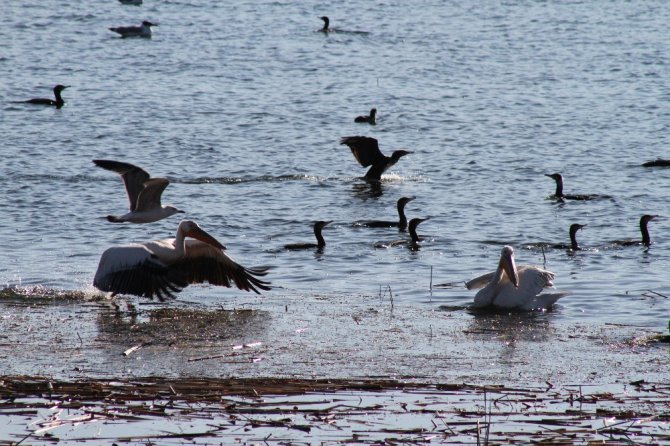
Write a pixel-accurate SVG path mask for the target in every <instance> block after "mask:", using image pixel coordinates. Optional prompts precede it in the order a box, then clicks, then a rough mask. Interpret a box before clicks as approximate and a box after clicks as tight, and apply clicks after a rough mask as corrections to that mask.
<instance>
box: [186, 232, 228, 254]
mask: <svg viewBox="0 0 670 446" xmlns="http://www.w3.org/2000/svg"><path fill="white" fill-rule="evenodd" d="M186 235H187V236H189V237H193V238H194V239H198V240H200V241H201V242H203V243H207V244H208V245H211V246H213V247H215V248H218V249H226V247H225V246H223V245H222V244H221V243H219V241H218V240H217V239H215V238H214V237H212V236H211V235H209V234H208V233H206V232H205V231H204V229H201V228H195V229H192V230H190V231H188V232H187V233H186Z"/></svg>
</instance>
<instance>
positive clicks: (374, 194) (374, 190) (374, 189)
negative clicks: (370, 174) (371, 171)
mask: <svg viewBox="0 0 670 446" xmlns="http://www.w3.org/2000/svg"><path fill="white" fill-rule="evenodd" d="M351 192H352V194H353V196H354V197H356V198H359V199H361V200H363V201H365V200H370V199H372V198H379V197H381V196H382V195H383V194H384V186H383V183H382V182H381V181H365V180H364V181H360V182H356V183H354V184H353V185H352V186H351Z"/></svg>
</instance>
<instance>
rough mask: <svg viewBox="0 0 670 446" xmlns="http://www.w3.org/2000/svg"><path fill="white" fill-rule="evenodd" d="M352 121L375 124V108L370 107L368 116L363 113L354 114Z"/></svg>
mask: <svg viewBox="0 0 670 446" xmlns="http://www.w3.org/2000/svg"><path fill="white" fill-rule="evenodd" d="M354 122H362V123H365V122H367V123H368V124H370V125H376V124H377V109H376V108H373V109H370V115H368V116H365V115H361V116H356V118H354Z"/></svg>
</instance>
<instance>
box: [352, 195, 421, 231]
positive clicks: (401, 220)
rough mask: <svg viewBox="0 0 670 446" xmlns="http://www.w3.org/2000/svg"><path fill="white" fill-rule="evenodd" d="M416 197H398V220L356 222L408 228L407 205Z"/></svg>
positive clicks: (370, 226) (373, 225) (376, 225)
mask: <svg viewBox="0 0 670 446" xmlns="http://www.w3.org/2000/svg"><path fill="white" fill-rule="evenodd" d="M415 198H416V197H402V198H399V199H398V204H397V208H398V220H396V221H388V220H361V221H357V222H355V223H354V224H355V225H356V226H367V227H369V228H398V229H399V230H401V231H406V230H407V217H405V206H406V205H407V203H409V202H410V201H412V200H414V199H415Z"/></svg>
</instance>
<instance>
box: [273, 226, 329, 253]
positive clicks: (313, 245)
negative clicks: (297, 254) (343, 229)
mask: <svg viewBox="0 0 670 446" xmlns="http://www.w3.org/2000/svg"><path fill="white" fill-rule="evenodd" d="M330 223H332V221H317V222H316V223H314V235H315V236H316V241H317V243H290V244H288V245H284V249H288V250H289V251H297V250H300V249H314V248H317V249H322V248H324V247H325V246H326V241H325V240H324V238H323V235H321V230H322V229H323V228H324V227H325V226H326V225H329V224H330Z"/></svg>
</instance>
